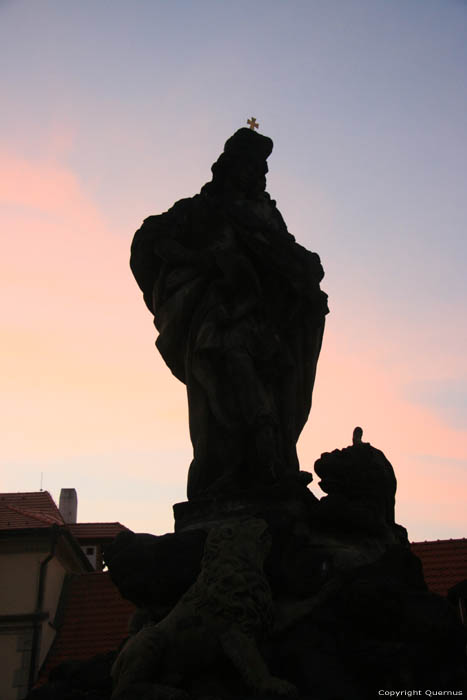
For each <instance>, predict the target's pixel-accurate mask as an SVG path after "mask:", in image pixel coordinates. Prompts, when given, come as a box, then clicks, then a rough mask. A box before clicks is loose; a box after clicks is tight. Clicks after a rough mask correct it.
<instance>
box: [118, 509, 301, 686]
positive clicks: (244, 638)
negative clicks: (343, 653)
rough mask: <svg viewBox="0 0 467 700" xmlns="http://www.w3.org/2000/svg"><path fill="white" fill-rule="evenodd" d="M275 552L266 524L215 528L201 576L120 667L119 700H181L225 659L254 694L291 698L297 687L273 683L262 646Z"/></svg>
mask: <svg viewBox="0 0 467 700" xmlns="http://www.w3.org/2000/svg"><path fill="white" fill-rule="evenodd" d="M269 548H270V536H269V533H268V531H267V525H266V523H265V522H264V520H260V519H258V518H250V519H247V520H242V521H237V522H232V523H228V524H224V525H222V526H219V527H215V528H213V529H212V530H211V531H210V533H209V535H208V537H207V540H206V545H205V550H204V556H203V560H202V564H201V572H200V574H199V576H198V578H197V580H196V581H195V583H194V584H193V585H192V586H191V587H190V588H189V589H188V591H187V592H186V593H185V594H184V595H183V596H182V597H181V598H180V600H179V602H178V603H177V605H176V606H175V607H174V608H173V610H172V611H171V612H170V613H169V615H167V617H165V618H164V619H163V620H161V622H159V623H158V624H157V625H152V626H148V627H145V628H143V629H142V630H140V631H139V632H138V633H137V634H136V635H135V636H134V637H132V638H130V639H129V641H128V642H127V644H126V645H125V646H124V648H123V649H122V651H121V652H120V654H119V656H118V658H117V660H116V662H115V664H114V667H113V669H112V677H113V680H114V692H113V695H112V699H113V700H117V699H118V700H123V699H124V698H125V699H126V698H134V697H136V695H135V691H136V689H137V687H139V688H141V689H142V686H144V687H145V692H146V694H145V696H144V697H148V698H149V697H150V698H151V700H156V699H157V700H169V698H170V699H173V700H176V699H177V700H181V699H182V698H186V697H187V696H186V693H185V692H183V691H182V690H180V689H181V688H183V686H184V685H185V682H186V681H187V680H188V679H189V678H190V677H193V676H196V675H199V673H203V672H205V671H209V669H210V668H215V664H216V661H218V660H220V659H221V658H222V655H224V656H226V657H227V658H228V659H230V661H231V662H232V664H233V665H234V667H235V668H236V669H237V671H238V672H239V674H240V675H241V677H242V678H243V681H244V682H245V683H246V685H247V686H248V687H249V688H251V689H252V690H253V691H255V692H259V693H265V692H267V693H275V694H277V695H282V696H283V695H292V694H294V693H295V688H294V686H292V685H291V684H290V683H288V682H287V681H284V680H281V679H279V678H275V677H273V676H272V675H271V674H270V672H269V670H268V668H267V666H266V664H265V662H264V660H263V658H262V657H261V654H260V652H259V650H258V646H257V641H258V640H259V639H260V638H261V637H262V636H263V635H264V634H265V633H267V632H268V631H270V630H271V628H272V622H273V616H272V596H271V590H270V587H269V584H268V582H267V580H266V577H265V575H264V573H263V562H264V559H265V557H266V555H267V553H268V551H269Z"/></svg>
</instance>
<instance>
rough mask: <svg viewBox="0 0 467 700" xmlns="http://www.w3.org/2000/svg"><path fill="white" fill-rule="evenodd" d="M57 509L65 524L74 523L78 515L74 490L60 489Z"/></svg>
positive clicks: (76, 497)
mask: <svg viewBox="0 0 467 700" xmlns="http://www.w3.org/2000/svg"><path fill="white" fill-rule="evenodd" d="M58 509H59V511H60V513H61V514H62V517H63V520H64V521H65V522H66V523H70V524H72V523H76V517H77V515H78V494H77V493H76V489H62V490H61V491H60V501H59V504H58Z"/></svg>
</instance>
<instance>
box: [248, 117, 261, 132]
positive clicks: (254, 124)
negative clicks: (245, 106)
mask: <svg viewBox="0 0 467 700" xmlns="http://www.w3.org/2000/svg"><path fill="white" fill-rule="evenodd" d="M246 123H247V124H249V125H250V129H252V130H253V131H254V130H255V129H257V128H258V127H259V124H258V122H257V121H256V118H255V117H251V119H247V122H246Z"/></svg>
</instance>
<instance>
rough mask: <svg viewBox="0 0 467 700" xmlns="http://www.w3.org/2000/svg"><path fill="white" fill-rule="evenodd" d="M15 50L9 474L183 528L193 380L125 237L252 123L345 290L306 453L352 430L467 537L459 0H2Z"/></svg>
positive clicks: (0, 130) (10, 133) (3, 53)
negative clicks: (175, 362)
mask: <svg viewBox="0 0 467 700" xmlns="http://www.w3.org/2000/svg"><path fill="white" fill-rule="evenodd" d="M0 59H1V64H2V67H3V69H2V71H1V74H0V86H1V88H0V89H1V96H2V100H1V102H2V106H1V110H0V231H1V236H2V256H1V259H0V266H1V270H0V284H1V285H2V287H3V289H2V294H1V299H2V301H1V304H2V312H1V314H2V315H1V324H0V332H1V334H2V338H1V341H0V363H1V366H2V370H3V371H2V372H1V375H2V380H1V382H2V386H1V398H0V412H1V427H2V440H1V442H2V449H1V476H0V490H2V491H36V490H39V488H40V487H41V483H42V487H43V488H44V489H46V490H48V491H50V493H51V494H52V495H53V496H54V498H55V499H58V496H59V492H60V489H61V488H62V487H65V488H70V487H74V488H76V489H77V492H78V502H79V503H78V518H79V520H80V521H116V520H118V521H120V522H122V523H124V524H125V525H127V526H128V527H130V528H131V529H133V530H135V531H138V532H152V533H155V534H162V533H164V532H167V531H171V530H172V529H173V517H172V505H173V503H176V502H179V501H183V500H185V488H186V474H187V470H188V466H189V463H190V460H191V445H190V441H189V435H188V425H187V406H186V393H185V387H184V386H183V385H182V384H181V383H180V382H178V381H177V380H176V379H175V378H174V377H173V376H172V375H171V373H170V371H169V370H168V368H167V367H166V366H165V365H164V363H163V361H162V359H161V358H160V357H159V355H158V354H157V351H156V349H155V347H154V341H155V338H156V331H155V329H154V327H153V325H152V318H151V315H150V314H149V312H148V311H147V309H146V307H145V305H144V303H143V300H142V297H141V293H140V291H139V289H138V287H137V285H136V283H135V281H134V280H133V278H132V275H131V272H130V270H129V266H128V259H129V248H130V243H131V239H132V236H133V233H134V231H135V230H136V229H137V228H139V226H140V225H141V222H142V220H143V219H144V218H146V217H147V216H149V215H150V214H158V213H162V212H163V211H166V210H167V209H168V208H169V207H170V206H172V204H173V203H174V202H175V201H176V200H178V199H181V198H183V197H189V196H192V195H194V194H196V193H197V192H199V190H200V188H201V187H202V185H203V184H204V183H205V182H207V181H209V180H210V177H211V173H210V167H211V164H212V163H213V162H214V161H215V160H216V159H217V157H218V155H219V154H220V153H221V152H222V148H223V144H224V142H225V141H226V139H227V138H228V137H229V136H230V135H231V134H232V133H233V132H234V131H236V130H237V129H238V128H240V127H242V126H245V125H246V120H247V119H248V118H249V117H252V116H254V117H256V119H257V120H258V122H259V124H260V132H261V133H263V134H266V135H268V136H270V137H271V138H272V139H273V141H274V151H273V153H272V155H271V156H270V158H269V171H270V172H269V175H268V185H267V189H268V191H269V193H270V194H271V196H272V197H273V198H274V199H275V200H276V201H277V206H278V208H279V209H280V211H281V213H282V215H283V217H284V219H285V221H286V222H287V225H288V228H289V231H290V232H291V233H293V234H294V236H295V237H296V239H297V240H298V241H299V242H300V243H301V244H303V245H305V246H306V247H308V248H309V249H310V250H313V251H315V252H317V253H318V254H319V255H320V257H321V260H322V263H323V267H324V269H325V278H324V280H323V282H322V288H323V289H324V290H325V291H326V292H327V293H328V295H329V306H330V314H329V316H328V317H327V326H326V330H325V337H324V343H323V349H322V352H321V357H320V361H319V364H318V371H317V379H316V384H315V389H314V394H313V407H312V410H311V414H310V418H309V421H308V423H307V426H306V427H305V429H304V431H303V434H302V436H301V438H300V442H299V455H300V461H301V468H302V469H304V470H307V471H312V468H313V464H314V462H315V460H316V459H317V458H318V457H319V456H320V454H321V453H323V452H327V451H331V450H333V449H335V448H341V447H345V446H347V445H349V444H350V442H351V436H352V431H353V428H354V427H355V426H356V425H361V426H362V427H363V429H364V440H366V441H369V442H371V444H373V445H374V446H375V447H378V448H379V449H381V450H383V452H384V453H385V454H386V456H387V457H388V459H389V460H390V461H391V463H392V465H393V467H394V469H395V472H396V475H397V479H398V492H397V497H396V498H397V501H396V520H397V521H398V522H399V523H400V524H402V525H404V526H405V527H406V528H407V529H408V533H409V538H410V539H411V540H413V541H419V540H432V539H445V538H450V537H452V538H456V537H464V536H466V535H467V527H466V518H465V511H466V509H465V500H466V493H467V483H466V482H467V439H466V438H467V370H466V362H465V358H466V350H467V347H466V346H467V342H466V341H467V329H466V323H465V316H466V313H465V312H466V300H467V293H466V274H465V268H466V263H467V259H466V258H467V255H466V253H467V236H466V229H467V197H466V192H467V120H466V113H467V80H466V76H467V2H465V0H391V1H389V0H255V2H250V1H246V0H236V1H235V2H227V1H224V0H196V2H193V0H170V1H169V0H135V1H134V2H130V0H112V1H111V2H110V0H80V1H79V2H72V0H34V1H33V2H31V0H29V1H28V0H0ZM41 475H42V476H41ZM312 490H313V491H314V493H316V494H317V495H323V494H322V492H321V491H320V489H319V486H318V478H317V477H315V480H314V482H313V484H312Z"/></svg>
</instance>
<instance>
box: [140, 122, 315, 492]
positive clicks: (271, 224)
mask: <svg viewBox="0 0 467 700" xmlns="http://www.w3.org/2000/svg"><path fill="white" fill-rule="evenodd" d="M272 147H273V144H272V141H271V139H269V138H267V137H265V136H262V135H260V134H258V133H255V132H254V131H251V130H250V129H240V130H239V131H237V132H236V133H235V134H234V135H233V136H232V137H231V138H230V139H229V140H228V141H227V142H226V144H225V149H224V153H223V154H222V155H221V156H220V157H219V159H218V160H217V162H216V163H215V164H214V165H213V166H212V173H213V178H212V181H211V182H209V183H208V184H206V185H204V187H203V188H202V190H201V193H200V194H199V195H195V196H194V197H192V198H191V199H182V200H180V201H179V202H177V203H176V204H175V205H174V206H173V207H172V208H171V209H170V210H169V211H168V212H166V213H165V214H161V215H160V216H150V217H149V218H148V219H146V220H145V222H144V223H143V226H142V227H141V228H140V229H139V231H137V233H136V234H135V237H134V240H133V245H132V254H131V269H132V271H133V274H134V275H135V277H136V280H137V282H138V284H139V286H140V287H141V289H142V291H143V293H144V299H145V302H146V304H147V306H148V308H149V309H150V310H151V312H152V313H153V314H154V323H155V325H156V328H157V330H158V331H159V337H158V338H157V341H156V345H157V347H158V349H159V351H160V353H161V355H162V357H163V358H164V360H165V362H166V363H167V365H168V366H169V368H170V369H171V371H172V372H173V374H174V375H175V376H176V377H177V378H178V379H180V381H182V382H184V383H185V384H186V386H187V392H188V406H189V422H190V435H191V440H192V443H193V448H194V458H193V461H192V464H191V467H190V471H189V477H188V498H193V497H199V496H208V495H211V494H231V493H232V492H235V491H236V490H237V491H238V490H241V489H243V488H246V487H249V486H252V485H259V484H262V483H271V482H275V481H278V480H280V479H281V478H282V477H284V476H286V475H288V474H291V473H294V472H298V470H299V465H298V459H297V453H296V443H297V440H298V437H299V435H300V433H301V431H302V429H303V426H304V425H305V422H306V420H307V417H308V414H309V411H310V407H311V395H312V390H313V384H314V379H315V372H316V364H317V361H318V355H319V352H320V348H321V341H322V335H323V329H324V317H325V314H326V313H327V301H326V300H327V296H326V294H325V293H324V292H322V291H321V290H320V286H319V283H320V281H321V279H322V277H323V274H324V273H323V269H322V267H321V263H320V260H319V257H318V255H316V253H310V252H309V251H308V250H306V249H305V248H303V247H302V246H300V245H299V244H298V243H296V241H295V239H294V237H293V236H292V235H291V234H290V233H289V232H288V231H287V227H286V225H285V223H284V220H283V219H282V216H281V214H280V213H279V211H278V209H277V208H276V204H275V202H274V200H272V199H271V198H270V196H269V195H268V194H267V193H266V192H265V186H266V178H265V175H266V173H267V171H268V168H267V164H266V159H267V157H268V156H269V154H270V153H271V151H272Z"/></svg>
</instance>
